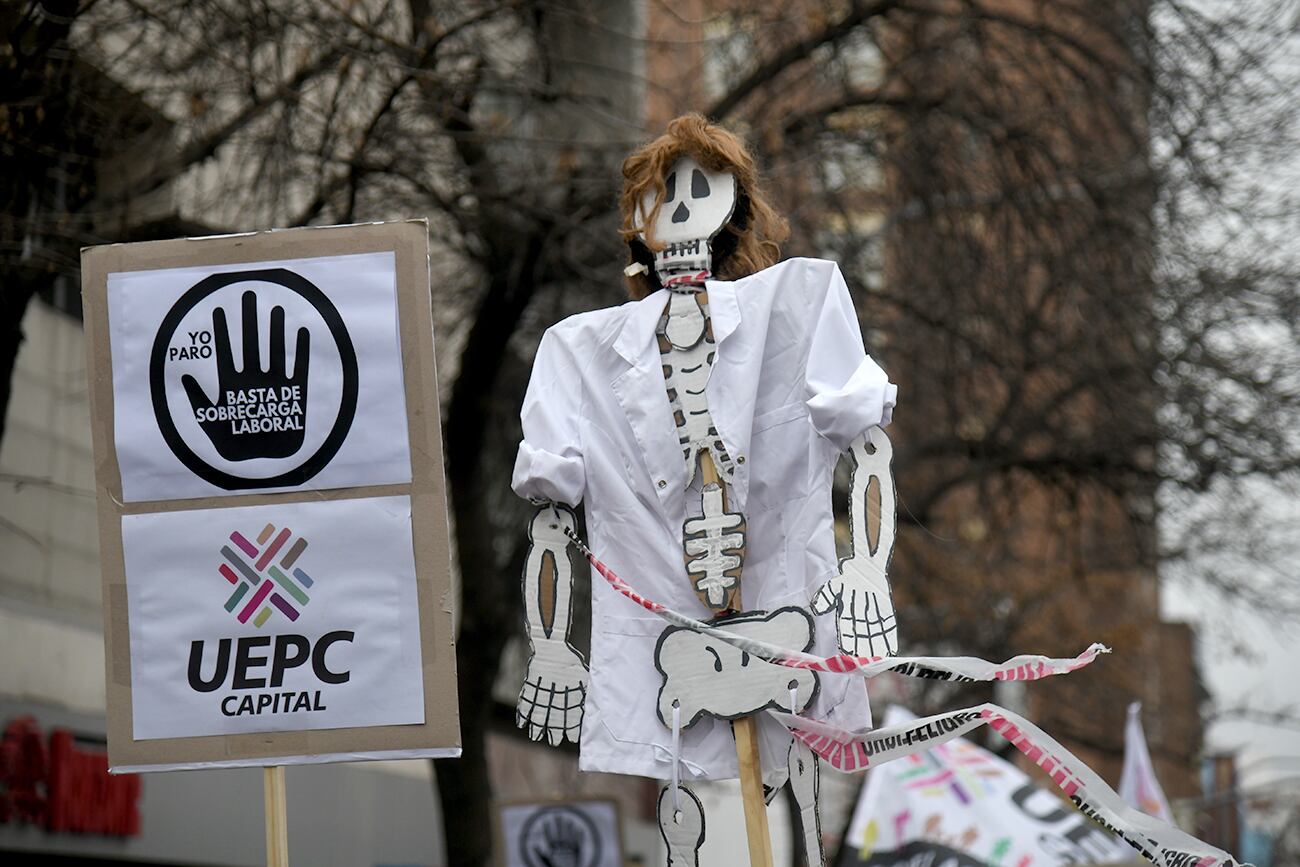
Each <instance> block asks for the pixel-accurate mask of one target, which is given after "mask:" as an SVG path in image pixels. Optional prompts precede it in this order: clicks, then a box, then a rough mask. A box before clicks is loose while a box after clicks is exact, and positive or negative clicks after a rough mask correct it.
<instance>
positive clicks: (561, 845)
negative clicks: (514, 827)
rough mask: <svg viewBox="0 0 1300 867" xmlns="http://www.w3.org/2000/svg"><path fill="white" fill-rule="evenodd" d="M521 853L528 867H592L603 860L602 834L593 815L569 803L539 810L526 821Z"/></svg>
mask: <svg viewBox="0 0 1300 867" xmlns="http://www.w3.org/2000/svg"><path fill="white" fill-rule="evenodd" d="M519 840H520V852H521V854H522V855H523V861H524V863H525V864H527V865H529V867H592V865H594V864H598V863H600V854H601V843H600V834H599V832H598V831H597V830H596V826H595V824H594V823H593V822H592V820H591V817H590V816H588V815H587V814H586V813H584V812H582V811H580V810H578V809H575V808H574V807H571V806H568V805H559V806H555V807H546V808H543V809H541V810H538V811H537V812H536V813H533V815H531V816H529V817H528V820H527V821H526V822H524V826H523V828H522V829H521V832H520V835H519Z"/></svg>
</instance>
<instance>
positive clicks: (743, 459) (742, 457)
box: [736, 455, 745, 464]
mask: <svg viewBox="0 0 1300 867" xmlns="http://www.w3.org/2000/svg"><path fill="white" fill-rule="evenodd" d="M744 462H745V456H744V455H741V456H740V457H738V458H736V463H738V464H743V463H744Z"/></svg>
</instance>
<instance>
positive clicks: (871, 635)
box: [812, 427, 898, 656]
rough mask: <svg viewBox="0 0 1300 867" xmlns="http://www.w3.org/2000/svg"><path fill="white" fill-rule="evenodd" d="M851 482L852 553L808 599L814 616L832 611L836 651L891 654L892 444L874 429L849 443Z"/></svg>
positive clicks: (894, 631)
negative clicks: (836, 571)
mask: <svg viewBox="0 0 1300 867" xmlns="http://www.w3.org/2000/svg"><path fill="white" fill-rule="evenodd" d="M850 453H851V454H852V455H853V464H854V466H853V482H852V484H851V485H850V493H849V524H850V527H851V529H852V544H853V553H852V554H851V555H850V556H848V557H845V558H844V559H843V560H841V561H840V571H839V575H837V576H836V577H834V578H832V579H831V580H829V581H827V582H826V583H825V584H823V585H822V586H821V589H820V590H818V591H817V595H816V596H815V597H813V601H812V610H813V612H814V613H816V614H825V613H827V612H830V611H834V612H835V628H836V632H837V633H838V635H839V647H840V652H841V653H848V654H852V655H853V656H893V655H894V654H896V653H897V652H898V623H897V620H896V619H895V617H894V602H893V599H892V598H891V597H890V593H889V558H890V555H891V554H893V552H894V524H895V514H894V508H895V507H894V477H893V474H892V472H891V471H890V463H891V461H892V460H893V456H894V447H893V446H892V445H891V444H890V442H889V437H887V436H885V432H884V431H883V430H881V429H880V428H878V427H873V428H870V429H868V430H867V432H866V433H865V434H863V435H862V436H861V437H859V438H858V439H857V440H854V442H853V445H852V446H850Z"/></svg>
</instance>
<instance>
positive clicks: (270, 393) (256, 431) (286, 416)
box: [149, 268, 359, 491]
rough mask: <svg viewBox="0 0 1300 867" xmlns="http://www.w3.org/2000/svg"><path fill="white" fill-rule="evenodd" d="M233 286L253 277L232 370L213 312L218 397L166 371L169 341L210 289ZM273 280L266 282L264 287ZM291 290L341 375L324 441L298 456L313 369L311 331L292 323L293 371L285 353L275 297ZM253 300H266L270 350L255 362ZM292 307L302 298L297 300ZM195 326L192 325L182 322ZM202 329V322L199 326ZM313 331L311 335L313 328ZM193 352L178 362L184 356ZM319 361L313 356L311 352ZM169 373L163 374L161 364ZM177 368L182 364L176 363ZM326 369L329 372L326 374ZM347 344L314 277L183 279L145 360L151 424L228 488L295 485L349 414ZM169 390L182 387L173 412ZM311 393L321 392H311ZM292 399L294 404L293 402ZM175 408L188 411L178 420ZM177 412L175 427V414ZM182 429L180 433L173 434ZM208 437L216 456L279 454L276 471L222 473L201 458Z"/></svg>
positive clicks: (221, 316)
mask: <svg viewBox="0 0 1300 867" xmlns="http://www.w3.org/2000/svg"><path fill="white" fill-rule="evenodd" d="M239 283H256V284H259V285H258V288H257V289H256V292H254V291H252V290H249V291H245V292H244V293H243V294H242V296H241V316H240V328H241V330H242V332H243V352H242V355H243V359H242V361H243V364H242V365H241V366H240V367H239V368H238V369H237V368H236V367H235V362H234V353H233V351H232V349H231V344H230V331H229V327H228V323H227V322H226V313H225V311H224V310H223V309H221V306H220V305H218V308H217V309H216V310H214V311H213V312H212V330H213V344H214V350H215V352H214V358H213V360H214V361H215V362H216V364H217V383H218V389H219V391H218V394H217V395H216V396H215V400H214V399H213V396H212V395H209V394H207V393H206V392H204V391H203V389H202V387H201V386H200V385H199V384H198V382H197V380H196V379H195V378H194V377H193V376H191V375H189V373H188V372H185V373H182V374H181V375H180V376H176V372H175V369H174V368H169V367H168V365H169V364H170V363H172V362H171V361H169V353H168V348H169V346H171V344H172V341H173V338H175V337H176V336H177V333H178V329H179V328H180V325H181V323H182V321H183V320H185V318H186V316H187V315H188V314H189V313H190V312H191V311H192V310H194V308H195V307H196V306H197V305H199V304H200V303H202V302H203V301H204V300H205V299H207V298H208V297H209V296H211V295H212V294H213V293H215V292H219V291H221V290H223V289H225V288H226V287H228V286H231V285H234V284H239ZM267 284H272V285H269V286H268V285H267ZM292 296H297V297H298V298H299V299H300V300H304V301H306V302H307V303H308V304H310V305H311V306H312V308H314V309H315V311H316V312H317V313H318V314H319V315H320V318H321V320H322V321H323V323H324V325H325V328H326V329H327V330H328V331H329V337H330V338H331V339H332V340H333V342H334V346H335V348H336V349H337V351H338V356H337V358H338V367H339V369H338V372H337V375H339V376H340V377H341V391H340V394H339V405H338V412H337V414H336V415H335V417H334V421H333V423H332V424H330V426H329V430H328V433H326V435H325V438H324V441H323V442H321V444H320V446H319V447H317V448H316V449H315V450H314V451H313V452H311V453H310V454H306V455H302V456H301V457H299V456H298V455H299V453H300V452H301V451H302V450H303V444H304V442H306V431H305V430H304V428H305V427H306V424H305V421H306V410H307V394H308V385H309V373H310V371H311V369H312V365H311V362H310V359H311V348H312V341H311V333H310V331H308V329H306V328H299V329H298V332H297V335H296V339H295V349H294V353H293V373H292V375H290V373H289V358H288V355H287V354H286V352H285V339H286V335H285V312H284V307H283V306H282V305H280V304H276V303H275V302H276V300H277V299H286V300H287V299H289V298H290V297H292ZM259 297H260V299H261V301H262V302H269V303H270V304H271V305H272V307H271V337H270V352H269V354H268V358H267V364H266V369H265V370H264V369H263V368H262V364H261V358H260V355H261V353H260V346H259V343H260V341H259V338H258V327H257V306H258V303H259ZM299 306H301V305H299ZM191 325H197V323H191ZM205 326H206V323H205ZM317 334H318V335H319V334H320V332H319V330H318V332H317ZM192 361H193V360H192V358H190V359H186V360H184V361H182V363H183V364H184V363H192ZM318 361H319V359H318ZM169 370H171V371H172V373H171V375H170V376H169V374H168V371H169ZM181 370H187V368H185V367H182V368H181ZM328 375H330V376H333V375H335V374H334V373H333V372H332V371H331V372H330V373H329V374H328ZM358 385H359V383H358V370H357V353H356V348H355V347H354V346H353V345H352V338H351V336H350V335H349V334H348V329H347V325H346V324H345V323H344V321H343V317H342V316H340V315H339V311H338V309H337V308H336V307H335V306H334V304H333V302H331V301H330V299H329V297H328V296H327V295H326V294H325V293H324V292H322V291H321V290H320V289H319V288H318V287H317V286H316V285H315V284H314V283H312V282H311V281H310V280H308V279H306V278H305V277H303V276H302V275H300V274H296V273H294V272H293V271H290V270H288V269H287V268H264V269H260V270H252V271H227V272H224V273H221V274H212V275H211V276H208V277H205V278H204V279H202V280H200V281H199V282H198V283H196V284H195V285H194V286H192V287H191V288H190V289H189V290H188V291H187V292H186V293H185V294H184V295H182V296H181V297H180V299H179V300H178V301H177V302H176V303H175V304H173V305H172V308H171V310H169V311H167V315H166V316H165V317H164V318H163V322H162V325H160V326H159V328H158V333H157V334H156V335H155V337H154V343H153V349H152V351H151V353H150V358H149V391H150V398H151V401H152V404H153V411H154V417H155V418H156V420H157V422H158V430H159V431H160V432H161V433H162V437H163V440H164V441H165V442H166V443H167V446H168V448H170V449H171V450H172V453H173V454H175V455H176V457H177V459H179V460H180V462H181V463H182V464H184V465H185V466H186V468H188V469H189V470H190V472H192V473H194V474H195V475H196V476H198V477H199V478H201V479H203V480H204V481H207V482H209V483H210V484H213V485H216V486H217V487H219V488H223V489H225V490H227V491H238V490H255V489H259V488H285V487H294V486H296V485H301V484H303V483H304V482H306V481H308V480H309V479H311V478H312V477H313V476H315V475H316V474H317V473H319V472H320V471H321V470H322V469H324V468H325V467H326V466H327V465H328V464H329V462H330V460H332V459H333V457H334V455H335V454H337V453H338V450H339V448H340V447H342V445H343V442H344V440H346V439H347V436H348V431H349V430H351V428H352V421H353V419H354V418H355V417H356V411H357V395H358ZM169 389H171V390H172V392H175V391H177V390H183V391H184V392H185V396H184V397H183V398H180V400H179V403H180V404H184V405H186V406H187V407H188V412H186V413H181V412H180V411H179V410H178V411H177V415H176V417H173V402H172V401H171V400H169V396H168V395H169ZM314 399H315V400H320V395H319V394H317V396H316V397H315V398H314ZM295 403H296V406H295ZM182 415H188V416H189V417H188V418H186V419H181V416H182ZM178 419H181V424H179V425H178V423H177V421H178ZM182 431H184V433H182ZM205 438H206V439H207V440H208V442H209V443H210V444H211V447H212V448H214V449H215V450H216V452H217V454H218V455H220V457H221V458H222V459H223V460H224V461H230V462H236V461H245V460H250V459H252V458H269V459H272V460H277V461H281V462H282V463H281V464H280V466H283V467H284V469H283V471H281V472H278V473H273V474H272V475H269V476H253V475H248V474H236V473H234V472H230V471H228V469H227V466H226V465H224V464H223V465H218V466H214V465H213V464H211V463H209V462H208V460H206V459H204V458H203V457H200V452H201V451H205V450H206V449H207V446H203V447H202V448H200V444H201V443H202V442H203V440H204V439H205Z"/></svg>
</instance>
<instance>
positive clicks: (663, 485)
mask: <svg viewBox="0 0 1300 867" xmlns="http://www.w3.org/2000/svg"><path fill="white" fill-rule="evenodd" d="M659 487H661V488H666V487H668V481H667V479H660V480H659Z"/></svg>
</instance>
